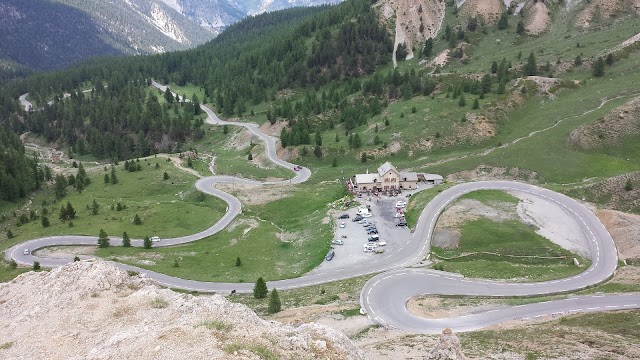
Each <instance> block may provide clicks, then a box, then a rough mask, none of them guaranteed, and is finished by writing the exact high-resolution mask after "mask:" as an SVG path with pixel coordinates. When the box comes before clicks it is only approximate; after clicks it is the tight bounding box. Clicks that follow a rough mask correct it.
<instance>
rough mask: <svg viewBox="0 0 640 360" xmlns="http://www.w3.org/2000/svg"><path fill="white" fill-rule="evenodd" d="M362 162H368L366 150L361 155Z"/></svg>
mask: <svg viewBox="0 0 640 360" xmlns="http://www.w3.org/2000/svg"><path fill="white" fill-rule="evenodd" d="M360 162H362V163H366V162H367V153H366V152H362V155H360Z"/></svg>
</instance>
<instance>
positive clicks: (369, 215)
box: [362, 213, 373, 218]
mask: <svg viewBox="0 0 640 360" xmlns="http://www.w3.org/2000/svg"><path fill="white" fill-rule="evenodd" d="M371 216H373V215H371V213H366V214H362V217H363V218H370V217H371Z"/></svg>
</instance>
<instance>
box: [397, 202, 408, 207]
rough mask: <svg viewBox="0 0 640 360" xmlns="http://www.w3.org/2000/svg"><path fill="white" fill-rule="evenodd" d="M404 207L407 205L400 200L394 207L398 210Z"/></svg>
mask: <svg viewBox="0 0 640 360" xmlns="http://www.w3.org/2000/svg"><path fill="white" fill-rule="evenodd" d="M406 205H407V203H406V202H405V201H402V200H399V201H398V202H397V203H396V207H398V208H403V207H405V206H406Z"/></svg>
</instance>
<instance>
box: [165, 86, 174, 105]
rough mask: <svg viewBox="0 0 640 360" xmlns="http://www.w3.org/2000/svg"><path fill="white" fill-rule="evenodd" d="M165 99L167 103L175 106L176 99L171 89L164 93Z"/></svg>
mask: <svg viewBox="0 0 640 360" xmlns="http://www.w3.org/2000/svg"><path fill="white" fill-rule="evenodd" d="M164 99H165V100H166V101H167V103H169V104H173V101H174V98H173V94H172V93H171V90H170V89H169V87H167V89H166V90H165V91H164Z"/></svg>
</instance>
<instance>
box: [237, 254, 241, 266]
mask: <svg viewBox="0 0 640 360" xmlns="http://www.w3.org/2000/svg"><path fill="white" fill-rule="evenodd" d="M239 266H242V260H240V256H238V257H237V258H236V267H239Z"/></svg>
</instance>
